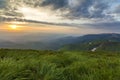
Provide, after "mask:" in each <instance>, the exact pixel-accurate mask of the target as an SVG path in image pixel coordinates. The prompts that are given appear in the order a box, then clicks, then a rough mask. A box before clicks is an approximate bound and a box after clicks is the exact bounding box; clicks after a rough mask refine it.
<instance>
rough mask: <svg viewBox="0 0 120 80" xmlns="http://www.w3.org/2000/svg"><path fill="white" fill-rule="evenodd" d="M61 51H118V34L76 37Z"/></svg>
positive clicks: (119, 40) (119, 37)
mask: <svg viewBox="0 0 120 80" xmlns="http://www.w3.org/2000/svg"><path fill="white" fill-rule="evenodd" d="M61 50H70V51H74V50H77V51H120V35H119V34H98V35H85V36H82V37H78V38H77V40H76V41H75V42H73V43H71V44H68V45H64V46H63V47H62V48H61Z"/></svg>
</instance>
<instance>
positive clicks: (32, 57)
mask: <svg viewBox="0 0 120 80" xmlns="http://www.w3.org/2000/svg"><path fill="white" fill-rule="evenodd" d="M119 79H120V54H119V53H112V52H103V51H102V52H100V51H99V52H94V53H93V52H77V51H76V52H75V51H72V52H70V51H65V52H62V51H38V50H17V49H15V50H10V49H0V80H119Z"/></svg>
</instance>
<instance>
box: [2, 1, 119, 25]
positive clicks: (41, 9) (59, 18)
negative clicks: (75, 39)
mask: <svg viewBox="0 0 120 80" xmlns="http://www.w3.org/2000/svg"><path fill="white" fill-rule="evenodd" d="M27 9H28V10H29V12H27ZM32 11H34V12H32ZM28 13H29V15H28ZM119 16H120V0H0V21H1V22H2V21H4V20H5V19H10V18H11V19H13V20H19V19H27V20H34V21H43V22H52V23H67V24H69V23H75V24H76V23H77V24H84V23H85V24H86V23H92V24H94V23H95V24H96V23H98V24H100V23H103V22H104V23H113V24H114V25H115V24H116V22H117V23H118V22H119V21H120V17H119Z"/></svg>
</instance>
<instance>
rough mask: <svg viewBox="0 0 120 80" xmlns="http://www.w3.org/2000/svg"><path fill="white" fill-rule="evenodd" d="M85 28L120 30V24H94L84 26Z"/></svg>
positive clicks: (117, 22)
mask: <svg viewBox="0 0 120 80" xmlns="http://www.w3.org/2000/svg"><path fill="white" fill-rule="evenodd" d="M84 26H88V27H91V28H96V29H104V30H111V31H112V30H114V31H115V30H116V31H119V30H120V22H119V21H116V22H103V23H92V24H84Z"/></svg>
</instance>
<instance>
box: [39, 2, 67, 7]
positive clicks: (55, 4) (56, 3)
mask: <svg viewBox="0 0 120 80" xmlns="http://www.w3.org/2000/svg"><path fill="white" fill-rule="evenodd" d="M67 5H68V0H44V1H43V2H42V3H41V6H52V7H53V9H60V8H64V7H67Z"/></svg>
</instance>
